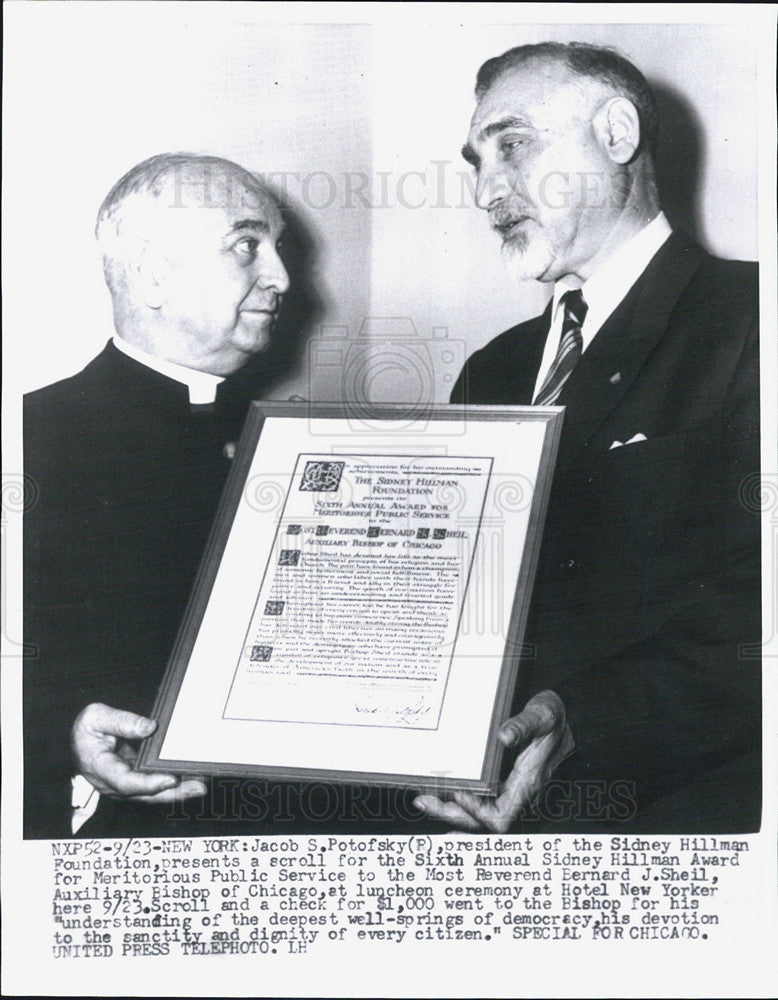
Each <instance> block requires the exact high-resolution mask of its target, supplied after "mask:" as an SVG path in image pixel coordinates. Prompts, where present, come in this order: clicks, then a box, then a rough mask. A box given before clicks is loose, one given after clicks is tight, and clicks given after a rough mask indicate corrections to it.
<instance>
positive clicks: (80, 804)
mask: <svg viewBox="0 0 778 1000" xmlns="http://www.w3.org/2000/svg"><path fill="white" fill-rule="evenodd" d="M70 784H71V794H70V804H71V806H72V807H73V815H72V816H71V817H70V829H71V832H72V833H78V831H79V830H80V829H81V827H82V826H83V825H84V823H86V821H87V820H88V819H90V818H91V817H92V816H94V814H95V810H96V809H97V805H98V803H99V801H100V793H99V792H98V791H97V789H96V788H95V787H94V786H93V785H90V784H89V782H88V781H87V780H86V778H85V777H84V776H83V774H77V775H76V776H75V778H71V779H70Z"/></svg>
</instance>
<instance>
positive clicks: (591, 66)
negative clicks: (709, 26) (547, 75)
mask: <svg viewBox="0 0 778 1000" xmlns="http://www.w3.org/2000/svg"><path fill="white" fill-rule="evenodd" d="M531 59H553V60H556V61H557V62H560V63H562V64H563V65H564V66H566V67H567V69H568V70H569V71H570V72H571V73H574V74H576V75H577V76H584V77H590V78H592V79H594V80H599V81H600V82H601V83H604V84H605V85H606V86H608V87H610V88H612V90H613V91H614V92H615V93H616V94H620V95H623V96H624V97H627V98H629V100H630V101H632V103H633V104H634V105H635V108H636V109H637V112H638V118H639V119H640V130H641V142H640V145H641V147H643V148H645V149H646V150H648V152H649V153H650V155H651V156H652V157H653V156H654V155H655V152H656V140H657V132H658V128H659V126H658V116H657V108H656V100H655V98H654V94H653V92H652V90H651V87H650V86H649V84H648V82H647V80H646V78H645V77H644V76H643V74H642V73H641V72H640V70H639V69H638V68H637V67H636V66H634V65H633V64H632V63H631V62H630V61H629V59H626V58H625V57H624V56H623V55H621V53H619V52H617V51H616V50H615V49H612V48H607V47H605V46H601V45H587V44H586V43H584V42H569V43H568V44H566V45H564V44H562V43H561V42H540V43H538V44H536V45H519V46H517V47H516V48H513V49H508V51H507V52H503V54H502V55H501V56H495V57H494V58H493V59H488V60H487V61H486V62H485V63H484V64H483V66H481V68H480V69H479V70H478V75H477V77H476V83H475V96H476V98H478V99H479V100H480V98H481V97H483V95H484V94H485V93H486V91H487V90H488V89H489V88H490V87H491V86H492V84H493V83H494V82H495V80H497V79H498V78H499V77H500V76H502V75H503V74H504V73H507V72H510V71H511V70H513V69H517V68H518V67H519V66H523V65H524V64H525V63H527V62H529V60H531Z"/></svg>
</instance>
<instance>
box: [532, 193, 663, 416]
mask: <svg viewBox="0 0 778 1000" xmlns="http://www.w3.org/2000/svg"><path fill="white" fill-rule="evenodd" d="M671 231H672V230H671V229H670V223H669V222H668V221H667V218H666V217H665V214H664V212H660V213H659V215H657V216H656V218H654V219H652V220H651V222H649V224H648V225H647V226H646V227H645V228H644V229H641V231H640V232H639V233H637V234H636V235H635V236H633V237H632V239H631V240H629V241H628V242H627V243H625V244H624V246H621V247H619V249H618V250H617V251H616V252H615V253H614V254H612V255H611V256H610V257H609V258H608V259H607V260H606V261H605V262H604V263H603V264H601V265H600V266H599V267H598V268H597V270H596V271H595V272H594V274H593V275H592V276H591V277H590V278H588V279H587V280H586V281H585V282H584V283H583V285H581V292H582V293H583V297H584V302H586V305H587V311H586V319H585V320H584V323H583V326H582V327H581V337H582V338H583V349H584V351H585V350H586V348H587V347H588V346H589V344H591V342H592V341H593V340H594V337H595V335H596V333H597V332H598V330H600V328H601V327H602V326H603V324H604V323H605V321H606V320H607V319H608V317H609V316H610V315H611V313H612V312H613V311H614V309H615V308H616V306H618V305H619V303H620V302H622V300H623V299H624V298H625V296H626V294H627V292H628V291H629V290H630V288H632V286H633V285H634V284H635V282H636V281H637V280H638V278H639V277H640V275H641V274H642V273H643V272H644V271H645V269H646V267H647V266H648V262H649V261H650V260H651V258H652V257H653V256H654V254H655V253H656V252H657V250H659V248H660V247H661V246H662V245H663V243H664V242H665V240H666V239H667V237H668V236H669V235H670V233H671ZM572 287H574V286H572V285H570V284H568V283H567V282H566V281H565V279H564V278H562V279H561V280H560V281H557V282H556V284H555V285H554V295H553V299H552V304H551V327H550V328H549V331H548V336H547V337H546V346H545V348H544V350H543V360H542V361H541V363H540V370H539V371H538V377H537V379H536V381H535V391H534V392H533V394H532V398H533V399H534V398H535V397H536V396H537V394H538V392H539V391H540V387H541V386H542V385H543V382H544V380H545V378H546V375H547V374H548V372H549V369H550V368H551V366H552V364H553V363H554V358H555V357H556V355H557V351H558V350H559V340H560V337H561V334H562V320H563V319H564V311H565V310H564V306H562V307H561V308H560V304H559V300H560V299H561V298H562V296H563V295H564V294H565V292H569V291H570V289H571V288H572Z"/></svg>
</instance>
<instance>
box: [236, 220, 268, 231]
mask: <svg viewBox="0 0 778 1000" xmlns="http://www.w3.org/2000/svg"><path fill="white" fill-rule="evenodd" d="M244 229H253V230H254V231H255V232H258V233H263V234H267V233H269V232H270V226H269V225H268V224H267V223H266V222H264V221H262V220H261V219H240V220H238V222H233V224H232V225H231V226H230V230H229V231H230V232H231V233H240V232H243V230H244Z"/></svg>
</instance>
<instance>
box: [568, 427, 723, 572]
mask: <svg viewBox="0 0 778 1000" xmlns="http://www.w3.org/2000/svg"><path fill="white" fill-rule="evenodd" d="M718 429H719V427H718V425H717V424H713V425H705V426H702V427H699V428H695V429H692V430H688V431H683V432H680V433H673V434H666V435H661V436H658V437H655V438H652V439H649V440H647V441H640V442H635V443H634V444H628V445H623V446H622V447H619V448H614V449H611V450H610V451H607V452H605V453H604V454H601V455H600V457H599V459H597V460H595V461H592V462H591V464H590V465H589V467H588V469H587V470H586V471H585V472H584V474H583V475H581V476H580V479H579V481H578V483H577V488H576V490H575V493H576V494H577V496H573V495H570V494H568V496H567V497H566V498H565V500H564V502H565V503H566V504H570V503H574V504H576V515H575V517H574V519H573V520H574V523H575V528H574V534H575V537H571V538H570V539H569V541H570V546H571V548H573V549H577V550H578V552H579V555H578V557H576V556H573V557H572V558H573V559H576V558H577V559H578V561H579V562H580V565H581V567H582V570H583V571H584V572H583V573H582V577H583V578H586V577H587V576H588V577H590V580H589V582H590V584H592V585H594V586H596V585H597V578H598V577H599V578H601V581H602V583H603V586H606V585H608V586H611V587H612V586H613V585H614V584H613V581H614V580H621V581H622V582H625V581H627V580H630V579H631V582H632V584H635V583H637V582H639V583H641V584H642V585H644V586H646V587H649V588H651V587H652V586H654V585H660V584H664V583H666V582H668V581H669V580H671V579H675V580H682V579H688V578H689V577H690V576H693V575H695V574H700V573H704V572H707V571H708V569H710V568H711V566H712V565H713V562H714V561H715V558H716V555H715V553H716V552H717V551H719V550H720V543H721V541H722V536H723V533H725V532H726V526H725V524H724V523H723V518H722V511H723V509H724V499H723V497H722V486H721V483H722V477H721V461H720V459H721V437H720V435H719V434H718ZM587 570H588V571H587ZM620 585H621V584H620Z"/></svg>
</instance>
